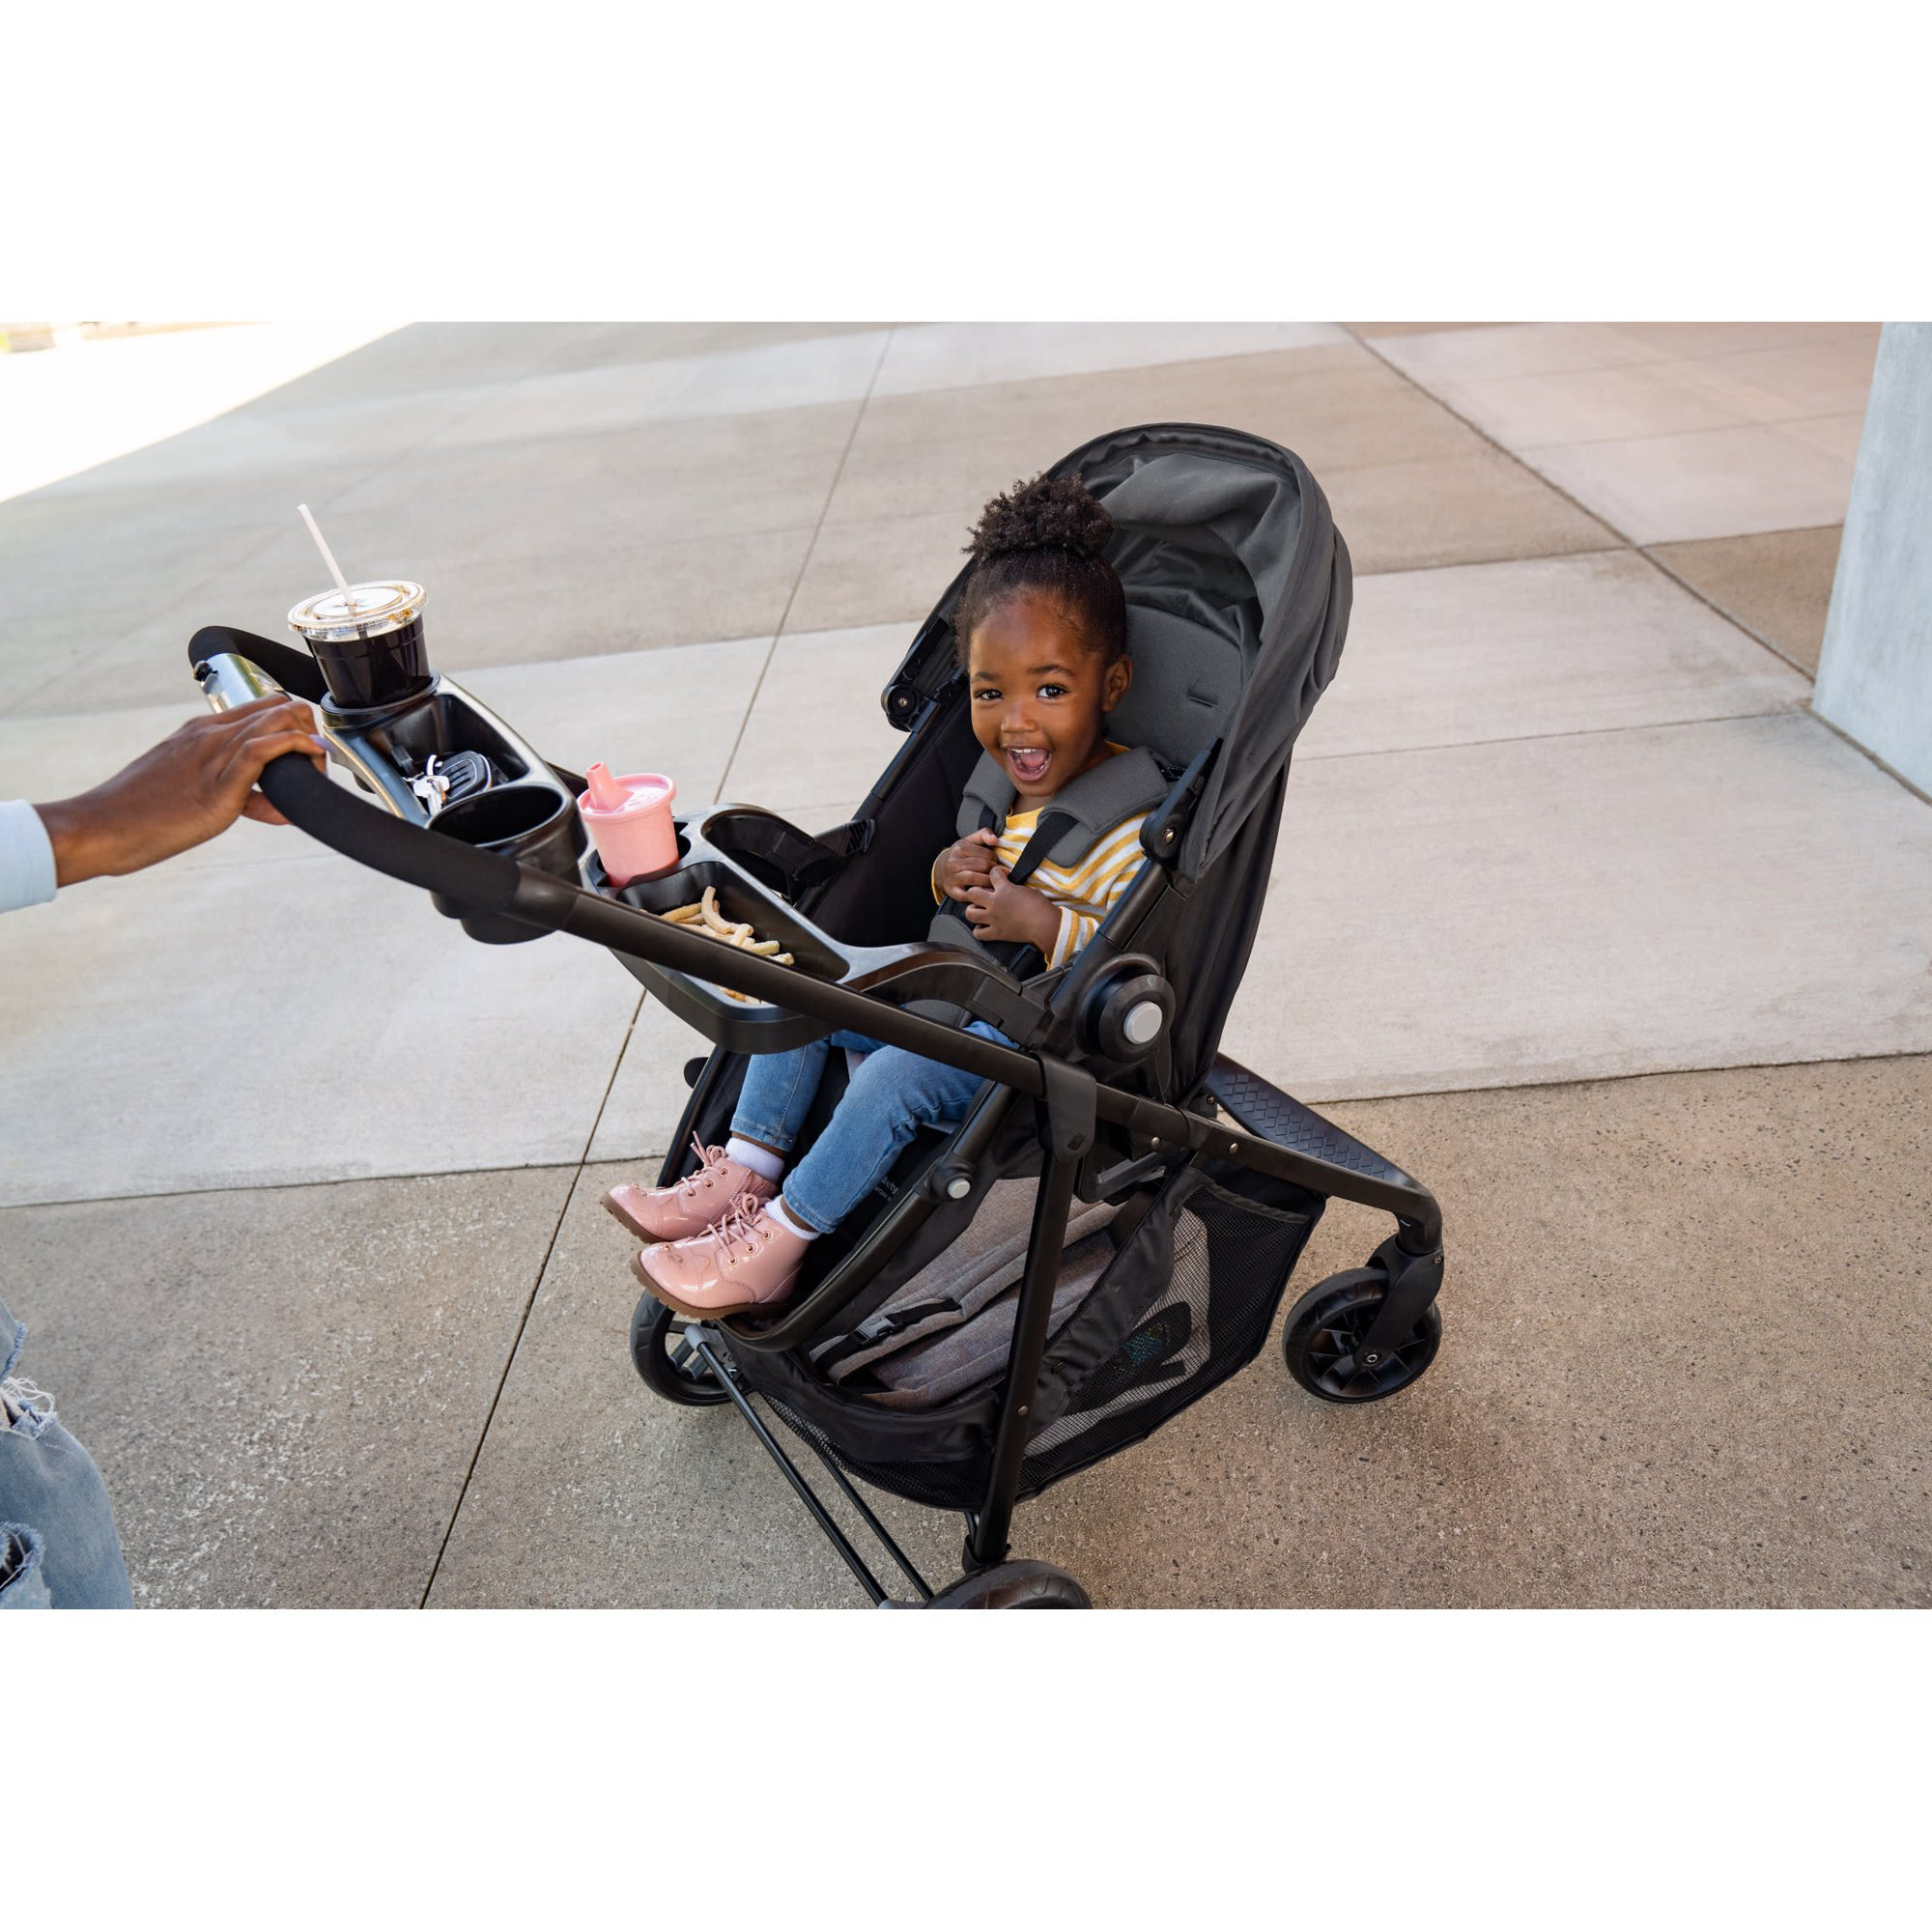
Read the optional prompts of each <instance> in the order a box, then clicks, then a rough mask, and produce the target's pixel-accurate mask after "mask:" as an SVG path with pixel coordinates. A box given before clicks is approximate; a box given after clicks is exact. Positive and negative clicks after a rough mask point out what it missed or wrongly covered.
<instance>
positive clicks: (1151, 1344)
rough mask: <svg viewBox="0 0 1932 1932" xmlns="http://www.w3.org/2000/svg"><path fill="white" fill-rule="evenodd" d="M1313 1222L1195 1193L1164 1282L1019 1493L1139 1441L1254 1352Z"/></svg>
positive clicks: (1217, 1193)
mask: <svg viewBox="0 0 1932 1932" xmlns="http://www.w3.org/2000/svg"><path fill="white" fill-rule="evenodd" d="M1312 1226H1313V1222H1312V1221H1311V1220H1310V1219H1309V1218H1308V1217H1307V1216H1305V1215H1301V1214H1290V1213H1283V1212H1279V1211H1276V1210H1272V1209H1269V1208H1263V1207H1261V1206H1259V1205H1258V1204H1257V1203H1254V1202H1252V1201H1247V1200H1244V1199H1242V1198H1241V1197H1240V1196H1238V1195H1236V1194H1231V1193H1228V1192H1225V1191H1223V1190H1222V1189H1221V1188H1218V1187H1215V1186H1212V1185H1211V1184H1209V1185H1204V1186H1202V1187H1200V1188H1198V1189H1197V1190H1196V1191H1195V1192H1194V1193H1193V1194H1192V1195H1190V1196H1189V1197H1188V1199H1187V1202H1186V1204H1185V1205H1184V1206H1183V1207H1182V1208H1181V1209H1180V1211H1179V1213H1178V1214H1177V1215H1176V1216H1175V1226H1174V1273H1173V1277H1172V1279H1171V1281H1170V1283H1169V1285H1168V1287H1167V1289H1166V1291H1165V1292H1164V1293H1161V1294H1160V1295H1159V1296H1158V1297H1157V1298H1156V1299H1155V1301H1154V1303H1153V1305H1152V1306H1151V1308H1150V1309H1149V1310H1148V1312H1147V1314H1146V1315H1144V1316H1143V1317H1142V1318H1141V1319H1140V1321H1137V1322H1136V1323H1135V1324H1134V1326H1133V1328H1132V1330H1131V1331H1130V1332H1129V1333H1128V1334H1127V1335H1126V1337H1125V1338H1124V1339H1123V1340H1122V1344H1121V1347H1120V1348H1119V1349H1118V1350H1116V1351H1115V1352H1114V1353H1113V1354H1112V1355H1111V1356H1109V1357H1108V1359H1107V1360H1106V1361H1104V1362H1102V1363H1101V1364H1100V1366H1099V1367H1098V1368H1096V1369H1094V1371H1093V1372H1092V1373H1091V1374H1090V1375H1089V1376H1088V1377H1087V1378H1085V1379H1084V1381H1083V1382H1082V1383H1081V1385H1080V1386H1079V1387H1078V1388H1077V1389H1075V1390H1074V1391H1073V1392H1072V1395H1071V1399H1070V1400H1069V1402H1068V1404H1067V1406H1066V1407H1065V1410H1064V1411H1063V1412H1062V1413H1061V1414H1060V1415H1059V1416H1057V1417H1056V1418H1055V1419H1054V1420H1053V1421H1051V1422H1049V1423H1048V1424H1047V1425H1046V1426H1045V1427H1044V1428H1042V1429H1041V1430H1040V1431H1039V1432H1038V1434H1037V1435H1035V1436H1034V1438H1033V1440H1032V1441H1031V1442H1030V1443H1029V1444H1028V1445H1027V1457H1026V1462H1025V1463H1024V1465H1023V1466H1022V1469H1021V1472H1020V1492H1021V1493H1022V1494H1023V1495H1032V1494H1034V1493H1036V1492H1037V1491H1040V1490H1043V1489H1045V1488H1046V1487H1047V1485H1048V1484H1049V1483H1057V1482H1058V1481H1059V1480H1060V1479H1061V1478H1062V1477H1063V1476H1068V1475H1071V1474H1072V1473H1073V1471H1074V1470H1076V1469H1082V1468H1085V1467H1086V1466H1087V1465H1088V1464H1089V1463H1094V1462H1097V1461H1098V1460H1099V1459H1100V1458H1101V1457H1102V1456H1109V1455H1112V1454H1113V1452H1114V1451H1115V1450H1116V1449H1123V1448H1125V1447H1126V1446H1127V1445H1128V1444H1129V1443H1133V1442H1138V1441H1140V1440H1141V1439H1142V1438H1143V1437H1144V1436H1147V1435H1151V1434H1152V1432H1153V1431H1154V1430H1156V1429H1158V1428H1159V1427H1160V1425H1161V1424H1162V1423H1163V1422H1165V1421H1167V1420H1168V1419H1169V1417H1171V1416H1174V1415H1178V1414H1179V1412H1180V1410H1181V1409H1183V1408H1185V1407H1187V1406H1188V1405H1189V1404H1190V1403H1195V1402H1198V1401H1200V1399H1201V1398H1202V1397H1203V1396H1204V1395H1206V1394H1207V1393H1208V1390H1209V1389H1212V1388H1215V1387H1218V1386H1219V1385H1220V1384H1221V1383H1222V1382H1224V1381H1226V1380H1227V1378H1229V1377H1230V1376H1232V1375H1233V1374H1235V1372H1236V1370H1238V1369H1240V1368H1243V1367H1245V1366H1246V1364H1247V1363H1249V1362H1251V1361H1253V1360H1254V1358H1255V1355H1256V1354H1257V1353H1258V1352H1259V1350H1260V1349H1261V1346H1262V1344H1263V1343H1264V1341H1265V1340H1266V1339H1267V1332H1268V1328H1269V1326H1270V1324H1271V1323H1272V1322H1273V1321H1274V1314H1275V1310H1276V1309H1277V1308H1278V1307H1279V1306H1280V1305H1281V1296H1282V1291H1283V1290H1284V1289H1285V1288H1286V1287H1287V1286H1288V1278H1289V1275H1290V1274H1291V1272H1293V1267H1294V1264H1295V1262H1296V1260H1297V1259H1298V1258H1299V1256H1300V1254H1301V1250H1302V1247H1303V1245H1304V1244H1305V1243H1306V1241H1307V1239H1308V1236H1309V1232H1310V1230H1311V1228H1312Z"/></svg>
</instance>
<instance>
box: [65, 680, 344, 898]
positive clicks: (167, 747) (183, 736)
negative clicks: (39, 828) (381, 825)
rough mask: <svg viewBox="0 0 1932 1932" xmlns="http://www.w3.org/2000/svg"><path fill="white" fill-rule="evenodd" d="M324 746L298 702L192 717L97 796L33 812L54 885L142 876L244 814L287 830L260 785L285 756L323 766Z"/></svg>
mask: <svg viewBox="0 0 1932 1932" xmlns="http://www.w3.org/2000/svg"><path fill="white" fill-rule="evenodd" d="M325 749H326V748H325V746H324V743H323V740H322V739H321V738H320V737H318V736H317V735H316V727H315V715H314V713H312V712H311V711H310V710H309V708H308V706H307V705H306V704H303V703H300V702H299V701H298V700H297V699H295V698H293V697H258V698H257V699H256V700H255V701H254V702H253V703H252V704H241V705H238V706H237V707H236V708H235V709H234V710H233V711H220V712H213V713H211V714H210V715H209V716H207V717H205V718H194V719H190V720H189V721H188V723H187V724H185V725H183V726H182V727H181V729H180V730H179V731H176V732H175V733H174V734H173V735H172V736H171V737H167V738H163V739H162V740H161V742H160V743H159V744H158V745H156V746H155V747H154V749H153V750H152V751H147V752H143V753H141V755H140V756H139V757H138V758H136V759H135V760H134V762H133V763H132V764H131V765H129V766H128V767H127V769H126V770H125V771H120V772H117V773H115V775H114V776H113V777H112V778H111V779H108V780H107V781H105V782H104V783H102V784H98V785H96V786H95V787H94V789H93V790H92V791H86V792H82V793H81V794H80V795H79V796H78V797H77V798H69V799H62V800H59V801H58V802H57V803H55V804H52V805H37V806H35V808H34V810H36V811H37V812H39V813H40V816H41V823H42V824H43V825H44V826H45V827H46V828H47V838H48V840H49V841H50V842H51V844H52V845H53V848H54V878H55V882H56V883H57V884H59V885H63V886H71V885H72V884H74V883H75V881H77V880H80V879H92V878H96V877H99V876H100V875H101V874H103V873H115V872H138V871H140V870H141V868H142V867H144V866H154V865H158V864H159V863H160V861H161V860H163V859H172V858H173V857H174V856H175V854H176V853H177V852H185V851H186V850H187V849H188V847H189V846H191V845H199V844H201V843H202V842H203V840H205V839H209V838H213V837H214V835H215V834H216V833H217V832H225V831H226V830H227V829H228V827H229V826H231V825H233V824H234V822H235V821H236V819H238V818H240V817H242V816H244V815H245V816H246V817H249V818H259V819H261V820H263V821H264V822H265V823H267V824H270V825H285V824H287V823H288V821H287V820H286V819H285V818H283V816H282V814H281V813H280V812H279V811H277V810H275V808H274V807H273V806H272V805H270V803H269V801H268V800H267V799H266V798H264V797H263V796H262V794H261V793H260V792H258V791H256V790H255V789H254V785H255V781H256V780H257V779H259V778H260V777H261V776H262V768H263V766H265V765H266V764H268V763H269V762H270V760H271V759H273V758H279V757H280V756H282V754H283V753H286V752H296V753H301V754H302V755H303V756H305V757H309V758H313V759H314V760H315V762H316V764H317V766H318V767H321V766H322V765H323V762H324V759H323V753H324V751H325Z"/></svg>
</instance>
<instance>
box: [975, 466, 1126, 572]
mask: <svg viewBox="0 0 1932 1932" xmlns="http://www.w3.org/2000/svg"><path fill="white" fill-rule="evenodd" d="M1113 530H1114V520H1113V518H1112V517H1110V516H1109V515H1108V514H1107V513H1106V511H1105V510H1103V509H1102V508H1101V507H1100V503H1099V499H1098V498H1097V497H1094V494H1093V492H1092V491H1090V490H1089V489H1088V488H1087V486H1086V484H1085V483H1083V482H1082V481H1081V480H1080V478H1079V477H1077V476H1036V477H1035V478H1034V479H1033V481H1032V482H1031V483H1015V484H1014V485H1013V487H1012V488H1011V489H1010V490H1009V491H1008V492H1007V493H1006V495H1005V496H1003V497H994V498H993V500H992V501H991V502H990V503H988V504H987V505H986V507H985V509H984V510H983V511H982V512H981V513H980V521H979V523H978V524H977V525H976V526H974V529H973V541H972V542H971V543H970V544H968V545H967V546H966V548H967V551H968V552H969V554H971V556H972V558H973V561H974V562H975V563H976V564H979V563H990V562H991V561H992V560H993V559H994V558H995V557H1000V556H1010V555H1012V554H1013V553H1014V552H1016V551H1028V550H1065V551H1071V552H1073V553H1074V554H1076V555H1078V556H1092V557H1104V556H1105V555H1106V554H1107V539H1108V538H1109V537H1110V536H1111V535H1112V534H1113Z"/></svg>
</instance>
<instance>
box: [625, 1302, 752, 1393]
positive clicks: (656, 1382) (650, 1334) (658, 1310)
mask: <svg viewBox="0 0 1932 1932" xmlns="http://www.w3.org/2000/svg"><path fill="white" fill-rule="evenodd" d="M684 1327H685V1323H684V1317H683V1316H681V1315H674V1314H673V1313H672V1312H671V1311H670V1310H669V1309H668V1308H667V1307H666V1306H665V1305H664V1303H663V1302H662V1301H660V1300H659V1299H658V1298H657V1296H656V1295H654V1294H640V1295H639V1297H638V1306H637V1312H636V1313H635V1314H634V1315H633V1316H632V1317H631V1362H632V1366H633V1367H635V1368H636V1370H637V1372H638V1373H639V1375H640V1376H641V1377H642V1378H644V1385H645V1386H646V1387H647V1388H648V1389H650V1390H651V1392H652V1393H653V1394H655V1395H661V1396H663V1397H664V1399H665V1400H666V1401H667V1402H674V1403H678V1404H680V1405H682V1406H684V1407H686V1408H712V1407H715V1406H717V1405H718V1404H719V1403H721V1402H729V1401H730V1400H731V1398H730V1397H729V1396H728V1395H726V1394H725V1391H724V1390H723V1389H722V1388H720V1387H719V1386H718V1384H717V1382H716V1381H715V1380H713V1379H712V1375H711V1371H710V1370H709V1369H707V1368H706V1367H705V1366H704V1364H703V1363H702V1362H701V1361H699V1360H698V1359H697V1357H696V1354H694V1353H693V1352H692V1350H690V1349H688V1348H687V1347H686V1346H685V1342H684Z"/></svg>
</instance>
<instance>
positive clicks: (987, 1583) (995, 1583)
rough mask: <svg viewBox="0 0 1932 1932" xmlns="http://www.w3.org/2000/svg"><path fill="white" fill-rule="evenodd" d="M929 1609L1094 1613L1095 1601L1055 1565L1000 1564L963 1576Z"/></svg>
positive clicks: (951, 1584) (940, 1595) (942, 1592)
mask: <svg viewBox="0 0 1932 1932" xmlns="http://www.w3.org/2000/svg"><path fill="white" fill-rule="evenodd" d="M925 1607H926V1608H927V1609H929V1610H1091V1609H1092V1608H1093V1607H1094V1605H1093V1601H1092V1600H1091V1599H1090V1598H1089V1597H1088V1595H1087V1592H1086V1591H1085V1590H1083V1589H1082V1588H1081V1587H1080V1585H1079V1584H1078V1583H1076V1582H1075V1581H1074V1580H1073V1578H1072V1577H1069V1576H1068V1575H1067V1574H1066V1572H1065V1570H1056V1569H1055V1568H1054V1567H1053V1565H1052V1564H1051V1563H996V1564H995V1565H994V1566H993V1567H992V1569H990V1570H980V1571H977V1572H976V1573H975V1574H974V1575H973V1576H971V1577H960V1579H959V1580H958V1582H956V1583H949V1584H948V1585H947V1586H946V1588H945V1589H943V1590H941V1591H940V1592H939V1594H938V1595H937V1596H936V1597H934V1598H933V1599H932V1601H931V1602H930V1603H929V1604H927V1605H926V1606H925Z"/></svg>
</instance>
